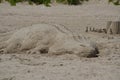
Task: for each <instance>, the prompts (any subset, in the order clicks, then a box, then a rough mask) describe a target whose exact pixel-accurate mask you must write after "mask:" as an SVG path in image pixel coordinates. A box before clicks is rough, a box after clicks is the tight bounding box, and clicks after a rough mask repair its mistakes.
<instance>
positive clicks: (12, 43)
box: [0, 24, 96, 57]
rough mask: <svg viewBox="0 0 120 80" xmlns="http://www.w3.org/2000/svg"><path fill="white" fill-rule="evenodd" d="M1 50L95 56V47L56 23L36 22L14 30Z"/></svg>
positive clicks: (3, 43)
mask: <svg viewBox="0 0 120 80" xmlns="http://www.w3.org/2000/svg"><path fill="white" fill-rule="evenodd" d="M0 44H1V52H4V53H12V52H18V51H27V52H28V53H51V54H63V53H74V54H77V55H79V56H87V57H89V56H90V55H91V54H92V55H93V54H95V55H93V56H96V47H94V46H91V45H90V44H88V43H87V42H86V43H84V44H83V42H82V40H80V39H79V40H76V39H75V37H74V35H73V34H72V32H71V31H69V30H67V28H65V27H62V26H60V25H59V26H57V25H48V24H37V25H33V26H29V27H26V28H22V29H20V30H17V31H14V32H13V34H12V35H11V36H10V38H9V39H8V40H6V41H4V42H3V41H2V42H1V43H0Z"/></svg>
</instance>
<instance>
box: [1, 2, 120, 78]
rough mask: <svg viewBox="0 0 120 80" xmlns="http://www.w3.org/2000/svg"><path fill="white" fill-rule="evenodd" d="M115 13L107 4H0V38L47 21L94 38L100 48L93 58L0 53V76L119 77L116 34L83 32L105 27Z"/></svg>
mask: <svg viewBox="0 0 120 80" xmlns="http://www.w3.org/2000/svg"><path fill="white" fill-rule="evenodd" d="M119 17H120V7H119V6H113V5H107V4H96V5H95V4H94V5H93V3H92V5H91V4H90V5H88V4H86V5H82V6H68V5H58V4H54V5H53V6H52V7H45V6H43V5H40V6H35V5H33V6H30V5H27V4H25V3H24V4H18V5H17V6H14V7H11V6H10V5H9V4H8V3H4V4H0V41H3V40H6V39H9V38H11V35H12V34H13V31H16V30H19V29H21V28H24V27H29V26H31V25H35V24H41V23H50V24H59V25H61V26H65V27H67V28H68V29H69V30H71V31H72V32H73V34H75V35H76V34H77V35H80V36H82V38H84V40H87V41H92V42H96V43H97V47H98V49H99V52H100V53H99V57H95V58H85V57H79V56H78V55H75V54H62V55H47V54H37V53H36V54H26V53H24V52H17V53H10V54H0V80H120V36H119V35H109V34H104V33H96V32H88V33H86V32H85V29H86V27H94V28H98V29H100V28H105V27H106V24H107V21H109V20H116V19H117V18H119ZM5 36H6V37H5ZM83 43H84V42H83Z"/></svg>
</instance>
